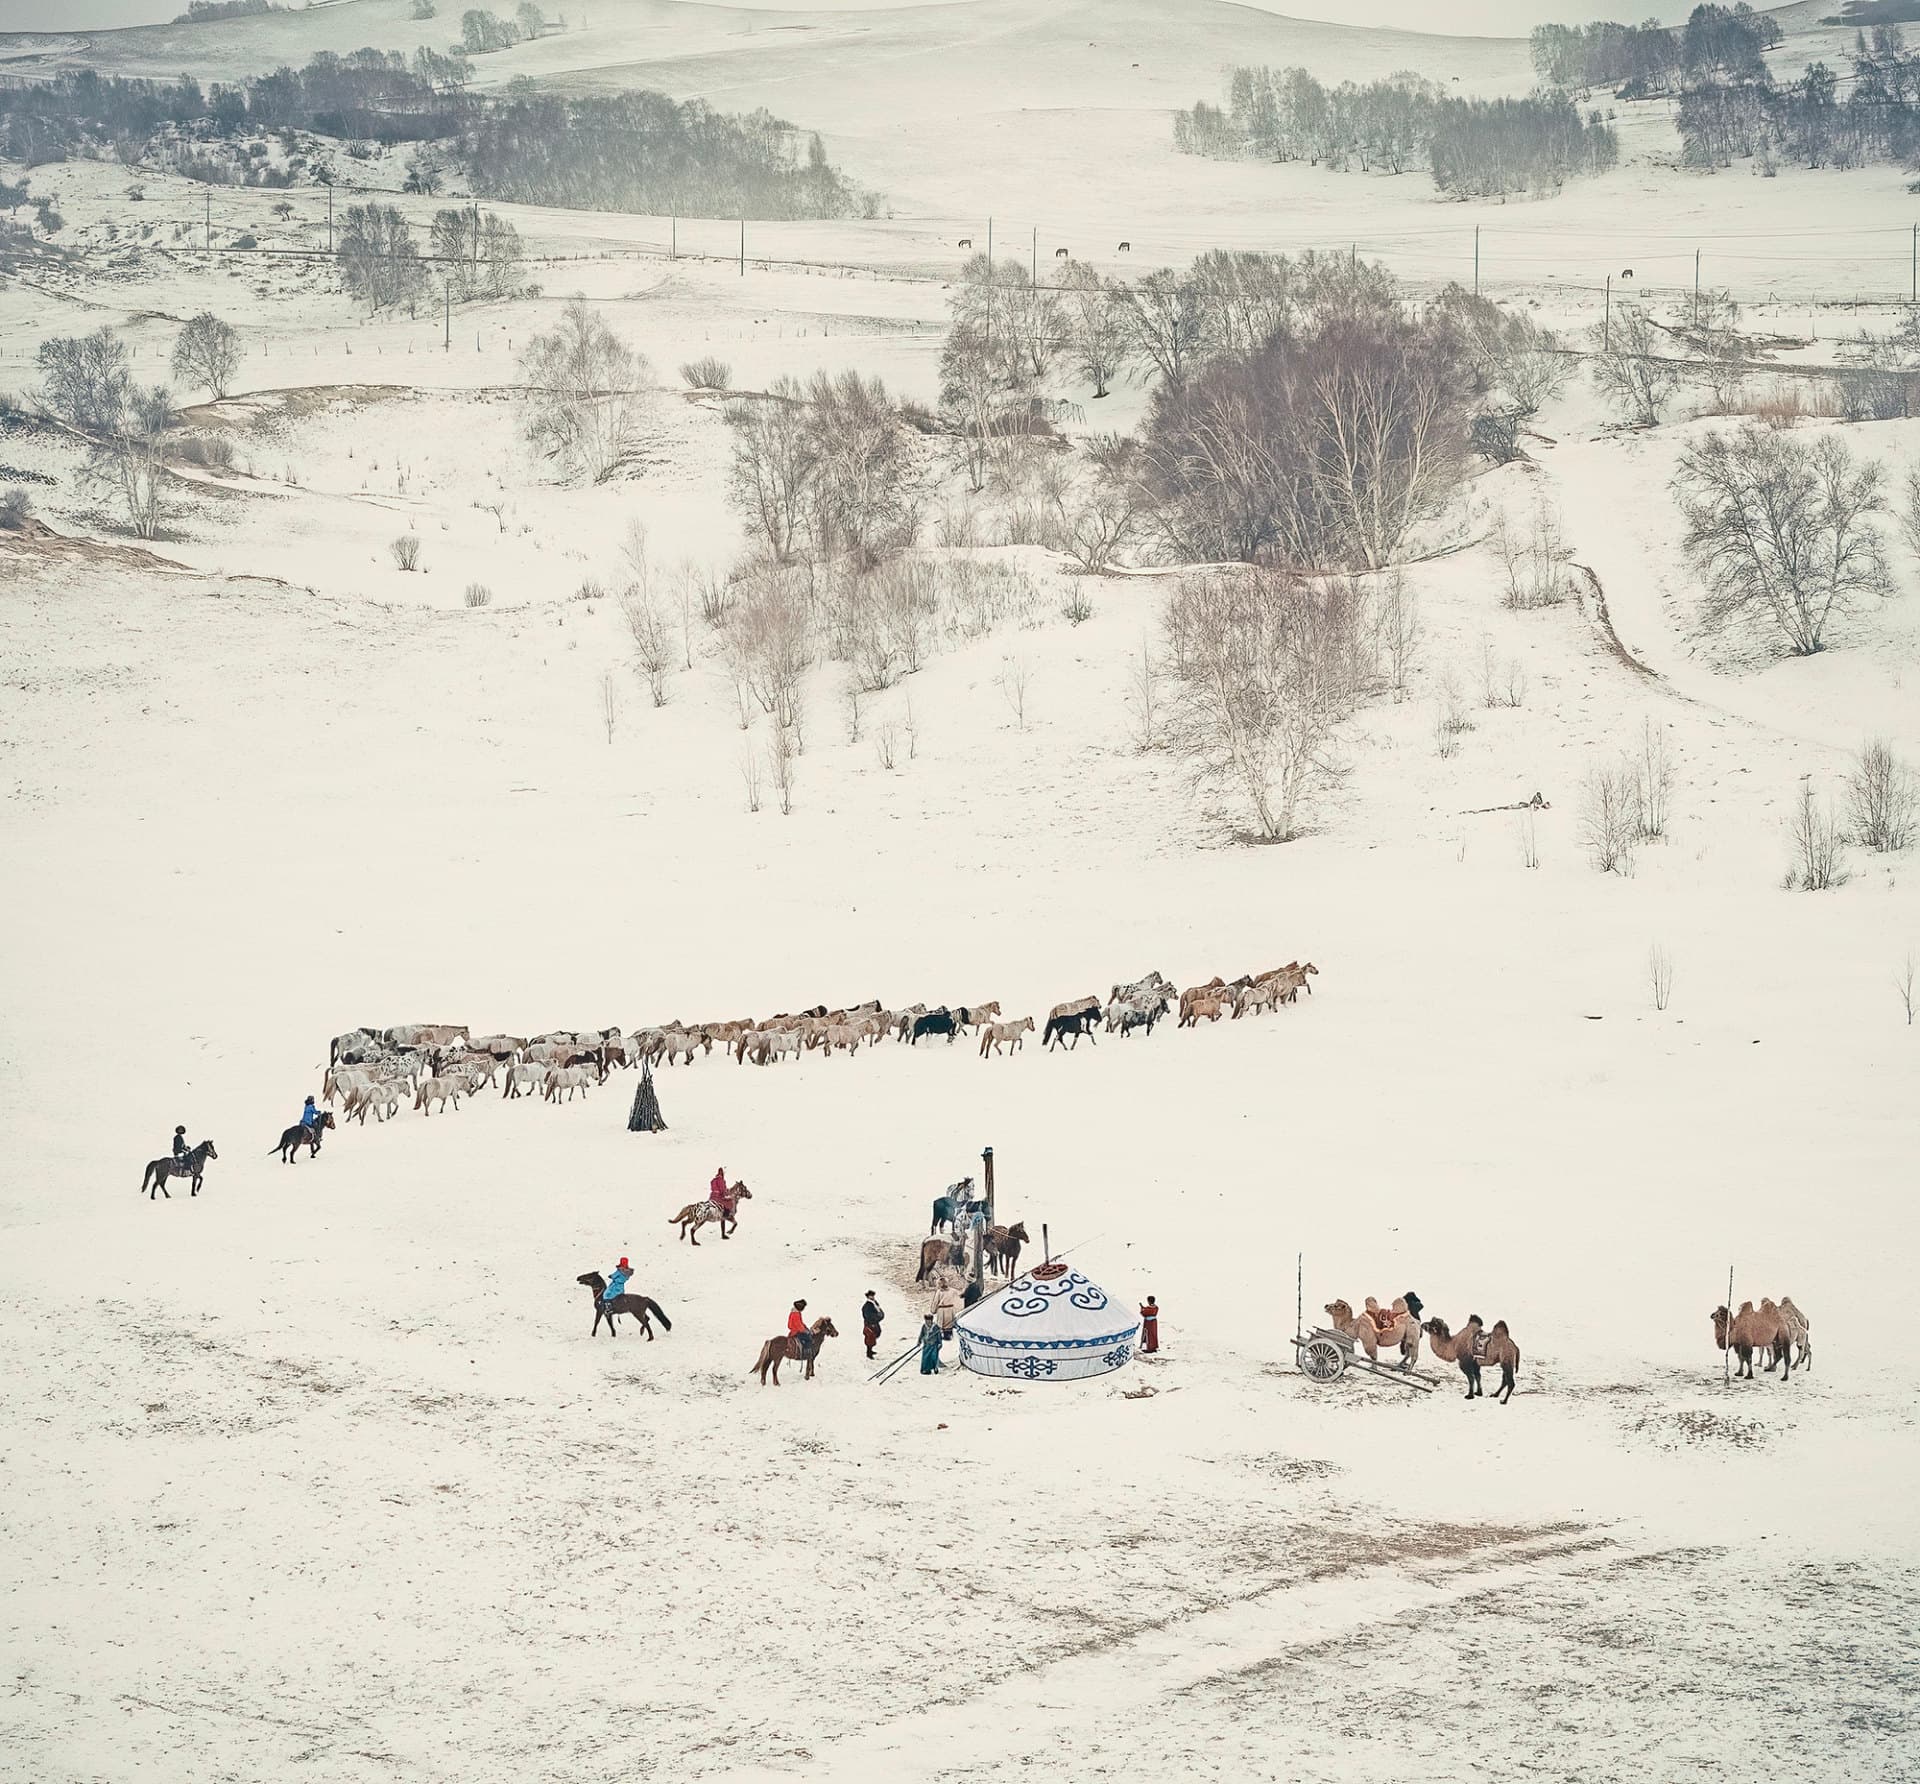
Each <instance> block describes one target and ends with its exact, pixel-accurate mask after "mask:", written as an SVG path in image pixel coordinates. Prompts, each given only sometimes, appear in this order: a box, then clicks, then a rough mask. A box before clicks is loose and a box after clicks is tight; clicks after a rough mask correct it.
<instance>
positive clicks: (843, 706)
mask: <svg viewBox="0 0 1920 1784" xmlns="http://www.w3.org/2000/svg"><path fill="white" fill-rule="evenodd" d="M840 710H841V711H842V713H844V714H845V716H846V721H847V742H849V743H858V742H859V741H860V737H861V716H862V715H861V706H860V684H859V683H858V682H857V681H855V680H854V678H853V677H852V676H851V675H849V676H848V677H847V679H846V684H845V686H844V687H842V689H841V690H840Z"/></svg>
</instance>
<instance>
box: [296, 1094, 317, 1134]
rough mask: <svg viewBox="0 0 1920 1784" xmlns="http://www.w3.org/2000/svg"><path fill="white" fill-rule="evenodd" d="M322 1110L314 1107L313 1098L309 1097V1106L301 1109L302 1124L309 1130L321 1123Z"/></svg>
mask: <svg viewBox="0 0 1920 1784" xmlns="http://www.w3.org/2000/svg"><path fill="white" fill-rule="evenodd" d="M319 1121H320V1111H319V1110H318V1109H317V1108H315V1107H314V1104H313V1098H312V1097H308V1098H307V1106H306V1107H305V1108H304V1109H302V1110H301V1111H300V1125H301V1126H302V1127H304V1128H306V1129H308V1130H309V1131H311V1130H312V1129H313V1128H314V1127H316V1126H318V1125H319Z"/></svg>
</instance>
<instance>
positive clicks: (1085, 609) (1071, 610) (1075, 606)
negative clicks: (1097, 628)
mask: <svg viewBox="0 0 1920 1784" xmlns="http://www.w3.org/2000/svg"><path fill="white" fill-rule="evenodd" d="M1060 617H1061V618H1062V619H1063V620H1065V621H1066V622H1067V624H1068V625H1070V626H1080V625H1085V624H1086V622H1087V621H1088V620H1090V619H1092V618H1093V603H1092V602H1091V601H1089V600H1088V599H1087V596H1086V591H1085V590H1083V589H1078V588H1076V589H1075V590H1074V591H1073V593H1072V594H1070V595H1068V596H1067V599H1066V602H1065V604H1064V605H1063V606H1062V607H1061V609H1060Z"/></svg>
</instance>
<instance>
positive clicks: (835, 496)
mask: <svg viewBox="0 0 1920 1784" xmlns="http://www.w3.org/2000/svg"><path fill="white" fill-rule="evenodd" d="M806 422H807V426H808V428H809V430H810V431H811V433H812V436H813V448H812V458H813V467H814V474H813V478H812V484H811V491H810V493H811V497H812V500H811V504H810V510H811V513H810V522H811V527H812V532H813V543H814V549H815V551H816V552H817V553H818V554H819V555H820V556H822V557H826V556H829V555H831V554H833V553H835V552H839V551H845V552H847V553H849V554H850V555H851V556H852V557H853V558H854V560H855V562H856V563H858V564H860V565H863V566H864V565H870V564H874V563H877V562H878V561H879V560H880V558H881V557H883V556H884V555H885V554H886V553H888V552H890V551H898V550H900V549H901V548H903V547H904V546H907V545H910V544H912V543H913V539H914V535H915V533H916V531H917V530H918V527H919V523H920V503H921V491H920V485H919V477H918V474H917V469H916V466H915V464H914V459H913V454H912V451H911V448H910V441H911V438H912V436H911V434H910V433H909V431H908V429H907V427H906V426H905V424H904V423H903V422H902V421H901V419H900V416H899V413H898V411H897V410H896V409H895V408H894V406H893V404H892V402H891V401H890V400H889V399H888V396H887V387H886V386H885V385H884V384H882V383H881V382H880V380H879V379H878V378H863V377H861V376H860V374H859V373H858V372H851V371H849V372H842V373H841V374H840V376H839V377H837V378H834V377H829V376H828V374H827V373H825V372H817V373H815V375H814V377H813V379H812V381H811V382H810V383H809V384H808V386H807V415H806Z"/></svg>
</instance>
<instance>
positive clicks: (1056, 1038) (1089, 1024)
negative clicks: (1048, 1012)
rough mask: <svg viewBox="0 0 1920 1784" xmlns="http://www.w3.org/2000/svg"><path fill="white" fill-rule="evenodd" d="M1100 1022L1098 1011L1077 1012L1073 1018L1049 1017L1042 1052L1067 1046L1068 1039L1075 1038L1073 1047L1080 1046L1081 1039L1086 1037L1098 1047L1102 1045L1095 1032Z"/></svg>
mask: <svg viewBox="0 0 1920 1784" xmlns="http://www.w3.org/2000/svg"><path fill="white" fill-rule="evenodd" d="M1099 1020H1100V1012H1099V1011H1098V1010H1075V1011H1074V1013H1073V1014H1072V1015H1071V1016H1049V1017H1048V1018H1047V1028H1046V1033H1045V1035H1044V1036H1043V1037H1042V1042H1041V1050H1042V1051H1043V1052H1044V1051H1045V1050H1046V1049H1047V1048H1048V1047H1053V1046H1062V1045H1065V1043H1066V1040H1067V1037H1068V1036H1069V1035H1071V1036H1072V1037H1073V1045H1074V1046H1076V1047H1077V1046H1079V1045H1080V1037H1081V1036H1082V1035H1085V1036H1086V1037H1087V1039H1088V1040H1089V1041H1092V1042H1093V1044H1094V1045H1095V1046H1096V1047H1097V1046H1098V1045H1099V1044H1100V1043H1099V1040H1098V1038H1097V1037H1096V1036H1095V1034H1094V1032H1093V1030H1094V1025H1095V1024H1096V1023H1098V1022H1099Z"/></svg>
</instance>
